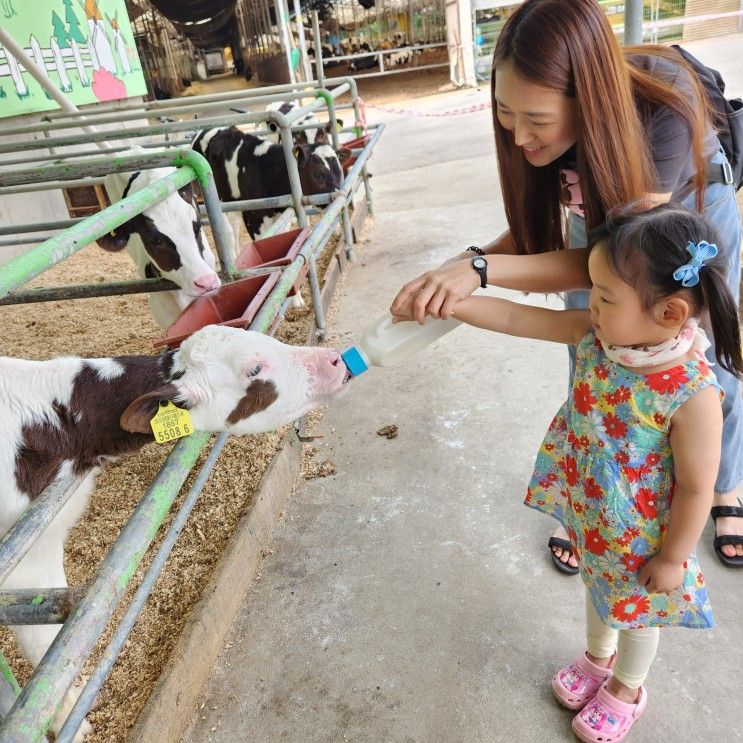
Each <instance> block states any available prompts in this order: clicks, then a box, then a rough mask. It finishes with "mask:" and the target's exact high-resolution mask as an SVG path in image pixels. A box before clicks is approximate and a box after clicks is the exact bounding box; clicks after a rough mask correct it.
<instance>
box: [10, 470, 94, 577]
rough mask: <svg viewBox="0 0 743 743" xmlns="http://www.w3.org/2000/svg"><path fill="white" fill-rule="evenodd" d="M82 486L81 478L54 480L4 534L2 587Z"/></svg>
mask: <svg viewBox="0 0 743 743" xmlns="http://www.w3.org/2000/svg"><path fill="white" fill-rule="evenodd" d="M81 482H82V479H81V478H73V477H62V478H59V479H57V480H54V481H53V482H52V483H51V484H50V485H49V486H48V487H46V488H45V489H44V492H42V493H41V495H40V496H39V497H38V498H34V500H33V501H32V503H31V505H30V506H29V507H28V508H27V509H26V510H25V511H24V512H23V518H22V519H20V520H18V521H17V522H16V523H15V524H14V525H13V526H12V527H11V528H10V529H8V531H6V532H5V534H3V536H2V539H0V585H2V584H3V583H4V582H5V580H6V579H7V577H8V576H9V575H10V574H11V573H12V572H13V571H14V570H15V568H16V567H17V565H18V563H19V562H20V561H21V560H22V559H23V557H24V555H25V554H26V553H27V552H28V551H29V550H30V549H31V547H33V545H34V543H35V542H36V540H37V539H38V538H39V536H40V534H41V533H42V532H43V531H44V529H46V527H47V526H48V525H49V524H50V523H51V522H52V520H53V519H54V517H55V516H56V515H57V514H58V513H59V512H60V510H61V509H62V506H64V504H65V503H67V501H68V500H69V499H70V496H71V495H72V494H73V493H74V492H75V489H76V488H77V487H78V486H79V485H80V483H81Z"/></svg>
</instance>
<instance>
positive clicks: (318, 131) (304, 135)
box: [266, 101, 343, 144]
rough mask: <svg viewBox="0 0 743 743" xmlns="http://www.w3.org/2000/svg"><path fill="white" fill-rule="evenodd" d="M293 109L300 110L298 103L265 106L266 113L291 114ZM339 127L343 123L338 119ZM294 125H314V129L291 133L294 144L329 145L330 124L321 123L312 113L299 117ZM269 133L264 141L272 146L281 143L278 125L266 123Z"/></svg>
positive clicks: (288, 102) (289, 102) (270, 122)
mask: <svg viewBox="0 0 743 743" xmlns="http://www.w3.org/2000/svg"><path fill="white" fill-rule="evenodd" d="M295 108H301V106H300V104H299V102H298V101H274V102H273V103H269V104H268V105H267V106H266V111H277V112H278V113H281V114H284V115H286V114H288V113H291V112H292V111H293V110H294V109H295ZM336 121H337V122H338V124H340V126H343V122H342V121H341V120H340V119H336ZM294 124H297V125H304V124H314V125H315V128H314V129H300V130H299V131H295V132H293V138H294V142H295V143H296V144H303V143H304V144H330V136H329V135H330V122H323V121H320V119H319V118H318V117H317V116H316V115H315V114H314V113H313V112H310V113H308V114H305V115H304V116H301V117H300V118H299V119H297V120H296V121H295V122H294ZM266 126H267V127H268V130H269V133H268V134H267V135H266V139H268V140H270V141H271V142H273V143H274V144H279V143H280V142H281V130H280V129H279V125H278V124H277V123H276V122H275V121H268V122H266Z"/></svg>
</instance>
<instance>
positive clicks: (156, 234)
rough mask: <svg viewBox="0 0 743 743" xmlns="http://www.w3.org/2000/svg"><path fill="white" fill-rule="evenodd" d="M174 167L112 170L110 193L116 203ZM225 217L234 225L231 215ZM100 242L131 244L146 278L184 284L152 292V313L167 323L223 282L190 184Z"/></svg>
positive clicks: (108, 183) (120, 245)
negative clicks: (117, 171)
mask: <svg viewBox="0 0 743 743" xmlns="http://www.w3.org/2000/svg"><path fill="white" fill-rule="evenodd" d="M174 170H175V169H174V168H156V169H153V170H141V171H138V172H136V173H112V174H109V175H107V176H106V179H105V186H106V192H107V193H108V198H109V200H110V201H111V203H112V204H113V203H115V202H117V201H120V200H121V199H122V198H124V197H125V196H129V195H132V194H135V193H137V192H139V191H141V190H142V189H144V188H146V187H147V186H149V185H150V184H151V183H154V182H155V181H157V180H160V179H161V178H164V177H165V176H167V175H169V174H170V173H173V172H174ZM224 219H225V222H226V224H229V221H228V220H227V219H226V217H225V218H224ZM228 234H230V235H231V234H232V233H231V232H228ZM98 244H99V245H100V246H101V247H102V248H104V249H106V250H111V251H118V250H123V249H124V248H125V247H126V249H127V251H128V252H129V255H130V256H131V257H132V259H133V260H134V263H135V264H136V266H137V271H138V273H139V275H140V277H141V278H159V277H163V278H166V279H170V280H171V281H173V282H175V283H176V284H177V285H178V286H179V287H180V289H179V290H174V291H170V292H153V293H151V294H150V296H149V304H150V310H151V312H152V315H153V317H154V318H155V321H156V322H157V323H158V324H159V325H160V326H162V327H167V326H168V325H170V324H171V323H172V322H173V321H174V320H175V318H176V317H178V315H179V314H180V312H181V311H182V310H183V309H185V308H186V307H187V306H188V305H189V304H190V303H191V302H192V301H193V300H194V298H196V297H200V296H202V295H203V294H207V293H209V292H212V291H214V290H216V289H218V288H219V286H220V283H221V282H220V280H219V277H218V276H217V273H216V263H215V260H214V254H213V253H212V251H211V249H210V248H209V245H208V244H207V242H206V238H205V236H204V231H203V229H202V227H201V221H200V218H199V209H198V204H197V203H196V197H195V195H194V193H193V189H192V187H191V185H190V184H188V185H186V186H184V187H183V188H181V189H180V190H179V191H178V192H177V193H174V194H171V195H170V196H168V198H166V199H164V200H163V201H161V202H159V203H157V204H155V205H154V206H151V207H150V208H149V209H145V211H144V212H142V214H140V215H138V216H136V217H134V218H132V219H130V220H129V221H128V222H125V223H124V224H123V225H121V226H120V227H117V228H116V229H115V230H114V231H113V232H112V233H108V234H106V235H104V236H103V237H102V238H100V239H99V240H98ZM228 250H229V251H230V252H232V253H233V255H234V251H235V246H234V245H230V246H228Z"/></svg>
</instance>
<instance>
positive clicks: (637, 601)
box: [611, 594, 650, 622]
mask: <svg viewBox="0 0 743 743" xmlns="http://www.w3.org/2000/svg"><path fill="white" fill-rule="evenodd" d="M649 608H650V601H649V600H648V598H647V597H646V596H641V595H640V594H633V595H632V596H629V597H628V598H626V599H620V600H619V601H617V602H616V603H615V604H614V606H613V607H612V609H611V614H612V616H613V617H615V618H616V619H618V620H619V621H620V622H634V621H635V620H636V619H637V617H639V616H640V614H647V612H648V609H649Z"/></svg>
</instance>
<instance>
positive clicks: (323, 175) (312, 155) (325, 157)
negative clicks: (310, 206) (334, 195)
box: [294, 144, 352, 194]
mask: <svg viewBox="0 0 743 743" xmlns="http://www.w3.org/2000/svg"><path fill="white" fill-rule="evenodd" d="M294 156H295V157H296V158H297V167H298V168H299V179H300V182H301V184H302V191H303V192H304V193H305V194H318V193H328V192H331V191H336V190H337V189H338V188H339V187H340V185H341V182H342V181H343V172H342V170H341V163H343V162H345V161H346V160H348V159H349V158H350V157H352V152H351V150H349V149H348V148H346V147H342V148H341V149H340V150H338V152H336V151H335V150H334V149H333V148H332V147H331V146H330V145H329V144H319V145H297V146H296V147H295V148H294Z"/></svg>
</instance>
